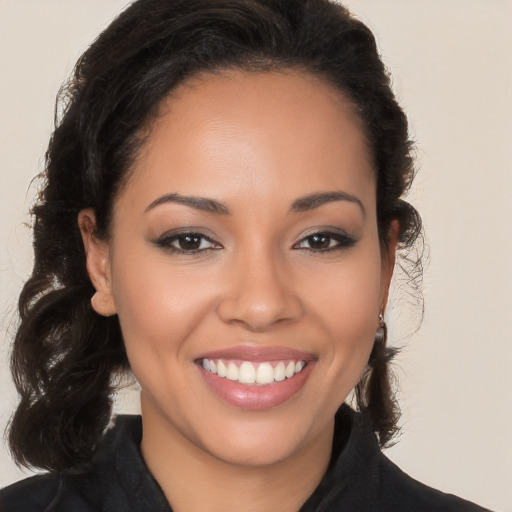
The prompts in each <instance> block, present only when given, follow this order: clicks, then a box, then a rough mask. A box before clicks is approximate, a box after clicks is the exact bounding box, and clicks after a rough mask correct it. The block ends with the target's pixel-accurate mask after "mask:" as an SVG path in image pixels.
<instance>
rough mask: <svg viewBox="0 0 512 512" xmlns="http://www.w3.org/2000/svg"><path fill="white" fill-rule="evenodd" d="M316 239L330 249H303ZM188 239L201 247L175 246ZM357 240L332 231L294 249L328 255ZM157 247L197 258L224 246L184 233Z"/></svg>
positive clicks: (172, 236)
mask: <svg viewBox="0 0 512 512" xmlns="http://www.w3.org/2000/svg"><path fill="white" fill-rule="evenodd" d="M314 237H318V238H324V239H328V241H329V244H328V247H326V248H322V249H314V248H312V247H301V244H303V243H304V242H306V241H308V240H309V243H310V244H311V243H312V241H313V239H314ZM186 238H194V239H199V247H198V248H196V249H183V248H180V247H176V246H174V245H173V244H175V243H178V244H179V243H180V241H183V240H185V239H186ZM333 241H334V242H336V245H334V246H331V243H332V242H333ZM203 242H207V243H209V244H211V246H210V247H203V248H201V245H202V244H203ZM355 243H356V240H355V239H354V238H352V237H350V236H348V235H346V234H344V233H333V232H330V231H318V232H315V233H311V234H310V235H307V236H305V237H303V238H301V240H299V242H297V243H295V244H294V245H293V246H292V248H293V249H302V250H305V251H308V252H311V253H314V254H318V253H327V252H334V251H340V250H346V249H349V248H350V247H352V246H353V245H355ZM155 245H156V246H157V247H162V248H164V249H167V250H169V251H171V252H173V253H175V254H184V255H189V256H196V255H199V254H204V253H206V252H210V251H216V250H219V249H222V245H221V244H219V243H218V242H216V241H215V240H213V239H211V238H210V237H208V236H206V235H204V234H203V233H196V232H183V233H177V234H174V235H170V236H164V237H162V238H160V239H159V240H157V241H156V242H155Z"/></svg>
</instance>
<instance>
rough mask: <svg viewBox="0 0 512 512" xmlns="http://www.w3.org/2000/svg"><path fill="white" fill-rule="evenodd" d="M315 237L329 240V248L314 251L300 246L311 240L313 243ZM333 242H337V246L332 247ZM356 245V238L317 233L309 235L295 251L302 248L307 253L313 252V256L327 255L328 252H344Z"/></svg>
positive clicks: (298, 243)
mask: <svg viewBox="0 0 512 512" xmlns="http://www.w3.org/2000/svg"><path fill="white" fill-rule="evenodd" d="M314 237H319V238H326V239H328V240H329V246H328V247H326V248H325V249H313V248H311V247H309V248H308V247H300V245H301V244H303V243H304V242H305V241H307V240H309V241H310V243H311V241H312V239H313V238H314ZM332 241H334V242H336V245H334V246H331V245H330V244H331V242H332ZM355 243H356V240H355V239H354V238H352V237H350V236H348V235H347V234H345V233H334V232H332V231H317V232H315V233H311V234H310V235H307V236H305V237H303V238H301V240H299V242H297V243H296V244H294V245H293V248H294V249H295V248H298V249H299V248H300V249H303V250H305V251H308V252H311V253H313V254H318V253H326V252H334V251H343V250H346V249H349V248H350V247H352V246H353V245H355Z"/></svg>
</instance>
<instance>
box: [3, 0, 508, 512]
mask: <svg viewBox="0 0 512 512" xmlns="http://www.w3.org/2000/svg"><path fill="white" fill-rule="evenodd" d="M125 3H126V2H125V0H44V1H41V0H0V328H1V338H0V344H1V349H0V389H1V400H0V429H2V430H3V428H4V426H5V424H6V422H7V420H8V418H9V415H10V413H11V411H12V409H13V407H14V404H15V402H16V398H15V393H14V390H13V387H12V385H11V383H10V377H9V374H8V369H7V358H8V356H7V351H8V347H9V343H10V340H11V335H12V332H13V326H14V325H15V318H13V313H14V305H15V301H16V294H17V293H18V291H19V289H20V287H21V285H22V282H23V280H24V279H25V278H26V277H27V275H28V273H29V272H30V265H31V249H30V235H29V232H28V230H27V229H26V228H25V227H24V225H23V223H24V222H26V221H27V220H28V217H27V215H26V211H27V209H28V207H29V205H30V203H31V200H32V198H33V196H34V188H30V189H29V190H28V192H27V189H28V187H29V183H30V180H31V178H32V177H33V175H34V174H35V173H36V172H37V171H38V170H40V169H41V166H42V156H43V154H44V150H45V146H46V144H47V140H48V137H49V134H50V132H51V120H52V115H53V114H52V111H53V101H54V96H55V94H56V92H57V90H58V88H59V85H60V83H61V82H62V81H63V80H64V78H65V77H66V75H67V73H68V72H69V71H70V69H71V68H72V65H73V63H74V61H75V60H76V58H77V57H78V56H79V54H80V52H81V51H82V50H83V49H84V48H85V47H86V45H87V43H88V42H90V41H91V40H92V38H93V37H94V36H95V35H96V34H97V33H98V32H99V31H100V30H101V29H102V28H104V27H105V26H106V24H107V23H108V20H109V19H111V17H112V16H113V15H114V14H115V13H117V12H118V11H119V10H120V9H121V8H122V6H123V5H124V4H125ZM346 3H347V4H348V5H349V6H350V7H351V8H352V9H353V11H354V12H355V13H357V14H358V15H359V16H360V17H361V18H362V19H363V20H364V21H366V22H367V23H368V24H369V25H370V27H371V28H372V29H373V30H374V31H375V33H376V35H377V38H378V42H379V45H380V48H381V51H382V54H383V56H384V59H385V61H386V63H387V64H388V65H389V67H390V68H391V70H392V72H393V75H394V81H395V89H396V91H397V93H398V96H399V98H400V100H401V102H402V104H403V105H404V106H405V108H406V110H407V112H408V114H409V116H410V120H411V123H412V128H413V133H414V137H415V138H416V140H417V141H418V151H419V153H418V156H419V167H420V175H419V177H418V180H417V184H416V187H415V189H414V191H413V195H412V197H413V200H414V202H415V204H416V205H417V206H418V207H419V209H420V212H422V214H423V217H424V221H425V226H426V232H427V240H428V244H429V246H430V252H431V261H430V264H429V266H428V268H427V269H426V274H425V299H426V315H425V320H424V322H423V326H422V328H421V330H420V331H419V332H418V333H417V334H416V335H414V336H412V337H408V338H407V339H404V337H403V335H404V333H405V332H407V323H408V317H409V311H408V310H407V309H404V308H402V309H396V308H395V309H394V310H392V311H390V320H391V322H390V323H391V324H392V325H391V329H392V332H394V333H395V336H396V337H398V338H400V340H401V343H402V344H404V345H405V349H404V351H403V353H402V355H401V356H400V360H399V366H400V369H399V372H398V374H399V377H400V381H401V387H402V405H403V409H404V416H403V421H402V424H403V435H402V439H401V441H400V443H399V444H398V445H397V446H396V447H394V448H393V449H391V450H390V451H389V454H390V456H391V457H392V458H393V459H394V460H395V461H397V462H398V464H399V465H400V466H401V467H402V468H403V469H404V470H405V471H406V472H409V473H411V474H412V475H414V476H415V477H417V478H418V479H420V480H423V481H424V482H426V483H428V484H430V485H432V486H434V487H439V488H441V489H443V490H446V491H449V492H453V493H455V494H460V495H463V496H465V497H467V498H469V499H471V500H474V501H477V502H480V503H482V504H483V505H486V506H488V507H490V508H493V509H496V510H500V511H505V512H506V511H512V490H511V488H512V486H511V485H510V484H511V482H512V441H511V437H512V436H511V433H512V432H511V427H510V425H511V424H512V399H511V395H512V377H511V373H510V371H509V367H510V362H511V361H512V334H511V333H512V329H511V317H512V199H511V196H512V50H510V48H512V1H510V0H449V1H447V0H428V1H427V0H347V2H346ZM123 404H124V405H126V404H127V406H128V407H129V408H130V409H131V410H133V409H134V408H136V407H137V405H136V393H135V392H133V391H132V392H131V393H129V394H128V396H125V397H123V400H122V406H121V408H122V407H123V406H124V405H123ZM20 475H21V474H20V472H19V471H18V470H17V469H16V468H15V467H14V465H13V464H12V463H11V462H10V460H9V457H8V454H7V451H6V449H5V447H3V446H1V447H0V486H2V485H5V484H7V483H9V482H12V481H14V480H16V479H17V478H19V477H20Z"/></svg>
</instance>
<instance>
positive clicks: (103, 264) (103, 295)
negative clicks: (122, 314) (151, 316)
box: [78, 208, 116, 316]
mask: <svg viewBox="0 0 512 512" xmlns="http://www.w3.org/2000/svg"><path fill="white" fill-rule="evenodd" d="M78 225H79V227H80V232H81V233H82V241H83V243H84V249H85V258H86V265H87V272H88V274H89V277H90V279H91V282H92V284H93V286H94V288H95V289H96V293H95V294H94V295H93V296H92V298H91V305H92V307H93V309H94V311H96V313H99V314H100V315H103V316H112V315H115V314H116V306H115V302H114V296H113V293H112V280H111V272H110V257H109V256H110V246H109V244H108V243H107V242H105V241H103V240H100V239H99V238H98V237H97V236H96V235H95V232H96V215H95V213H94V210H93V209H92V208H86V209H85V210H82V211H80V213H79V214H78Z"/></svg>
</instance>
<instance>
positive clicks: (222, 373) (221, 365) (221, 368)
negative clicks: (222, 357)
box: [217, 361, 226, 377]
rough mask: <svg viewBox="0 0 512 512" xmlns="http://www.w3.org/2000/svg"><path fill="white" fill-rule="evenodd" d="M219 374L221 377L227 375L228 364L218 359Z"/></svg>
mask: <svg viewBox="0 0 512 512" xmlns="http://www.w3.org/2000/svg"><path fill="white" fill-rule="evenodd" d="M217 375H218V376H219V377H225V376H226V365H225V364H224V363H223V362H222V361H217Z"/></svg>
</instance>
